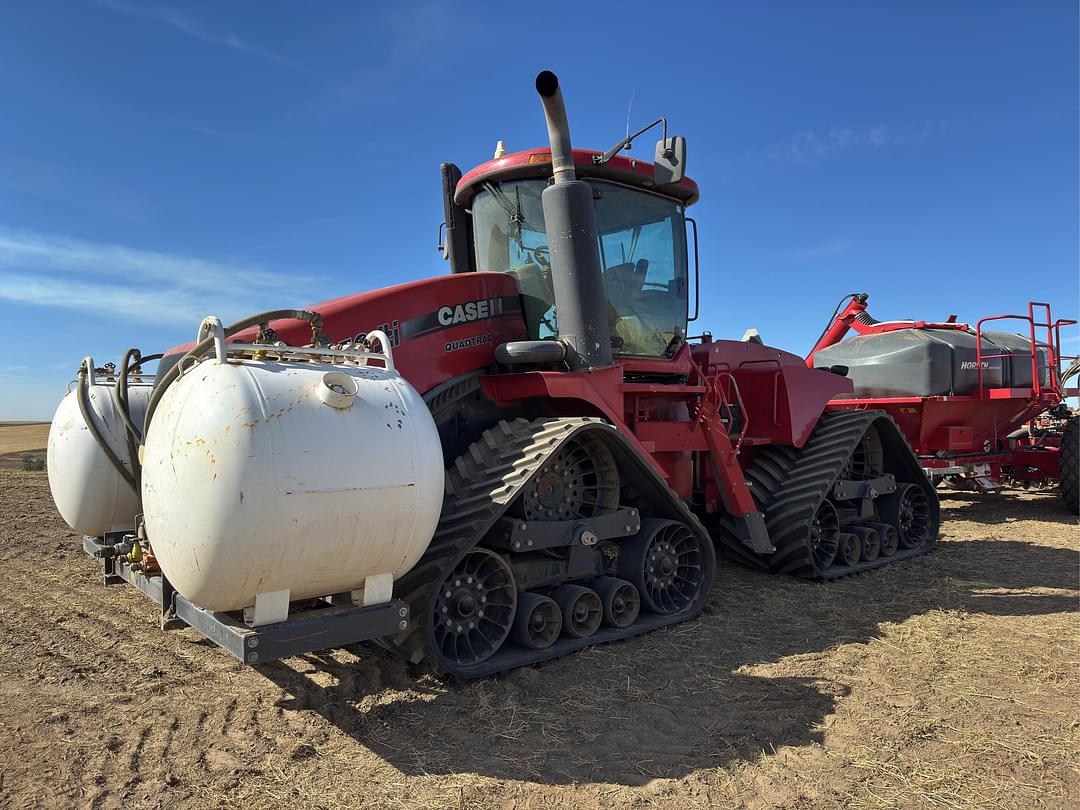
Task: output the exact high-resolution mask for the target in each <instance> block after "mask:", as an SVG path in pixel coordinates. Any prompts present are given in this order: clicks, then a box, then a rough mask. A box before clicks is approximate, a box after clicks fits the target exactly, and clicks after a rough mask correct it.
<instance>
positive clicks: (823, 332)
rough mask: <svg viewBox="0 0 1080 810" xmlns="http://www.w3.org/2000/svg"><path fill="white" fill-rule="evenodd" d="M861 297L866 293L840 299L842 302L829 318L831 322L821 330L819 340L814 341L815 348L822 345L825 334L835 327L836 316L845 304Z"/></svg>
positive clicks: (853, 294) (849, 294)
mask: <svg viewBox="0 0 1080 810" xmlns="http://www.w3.org/2000/svg"><path fill="white" fill-rule="evenodd" d="M860 295H865V293H848V294H847V295H845V296H844V297H843V298H841V299H840V302H839V303H838V304H837V305H836V309H834V310H833V311H832V315H830V316H829V321H828V323H826V324H825V328H824V329H822V330H821V334H820V335H818V336H817V340H815V341H814V345H815V346H817V345H818V344H819V343H821V339H822V338H823V337H825V333H826V332H828V331H829V328H830V327H831V326H832V325H833V322H834V321H835V320H836V316H837V315H839V314H840V309H841V308H842V307H843V306H844V304H845V303H846V302H847V301H849V300H851V299H852V298H858V297H859V296H860Z"/></svg>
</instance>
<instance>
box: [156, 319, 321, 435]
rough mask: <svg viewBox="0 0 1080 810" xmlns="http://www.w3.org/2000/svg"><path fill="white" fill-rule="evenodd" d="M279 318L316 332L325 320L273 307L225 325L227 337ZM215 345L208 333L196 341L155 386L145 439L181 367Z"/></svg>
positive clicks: (212, 337)
mask: <svg viewBox="0 0 1080 810" xmlns="http://www.w3.org/2000/svg"><path fill="white" fill-rule="evenodd" d="M277 320H296V321H307V322H308V323H310V324H311V329H312V332H313V333H315V332H317V331H318V330H319V329H321V328H322V325H323V320H322V315H320V314H319V313H318V312H311V311H310V310H306V309H273V310H270V311H268V312H260V313H259V314H257V315H249V316H248V317H246V318H242V319H241V320H239V321H237V322H236V323H234V324H230V325H229V326H226V327H225V337H226V338H229V337H231V336H233V335H234V334H236V333H237V332H240V331H242V330H244V329H247V328H248V327H250V326H258V325H261V324H268V323H269V322H270V321H277ZM213 345H214V336H213V335H208V336H206V337H204V338H203V339H202V340H200V341H199V342H198V343H196V344H195V345H194V346H193V347H192V348H191V350H190V351H189V352H188V353H187V354H185V355H184V356H183V357H181V358H180V360H179V362H177V363H176V364H175V365H174V366H173V367H172V368H170V369H169V370H168V371H167V372H166V374H165V376H164V377H162V378H161V381H160V382H159V383H158V384H157V385H156V386H154V391H153V393H152V394H150V401H149V402H148V403H147V405H146V417H145V418H144V419H143V430H142V436H143V439H144V440H145V438H146V435H147V433H149V432H150V420H151V419H153V417H154V411H156V410H157V406H158V403H159V402H160V401H161V397H162V396H163V395H164V393H165V390H166V389H167V388H168V387H169V386H170V385H172V384H173V382H175V381H176V378H177V377H179V376H180V369H181V368H182V367H183V365H184V362H185V361H186V360H188V359H189V358H191V359H198V358H200V357H202V356H203V355H204V354H206V352H207V351H208V350H209V349H210V347H212V346H213Z"/></svg>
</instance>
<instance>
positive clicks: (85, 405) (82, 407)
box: [75, 361, 139, 492]
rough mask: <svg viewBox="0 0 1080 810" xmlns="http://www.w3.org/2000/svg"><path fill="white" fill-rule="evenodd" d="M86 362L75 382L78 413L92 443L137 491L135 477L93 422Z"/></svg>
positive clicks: (137, 486)
mask: <svg viewBox="0 0 1080 810" xmlns="http://www.w3.org/2000/svg"><path fill="white" fill-rule="evenodd" d="M87 365H89V364H88V363H87V362H85V361H84V362H83V365H82V366H81V367H80V368H79V375H78V380H77V382H76V387H75V390H76V394H75V397H76V399H78V401H79V413H81V414H82V418H83V421H84V422H85V423H86V427H87V428H89V429H90V435H91V436H93V437H94V441H96V442H97V443H98V446H99V447H100V448H101V450H102V452H104V453H105V456H106V457H107V458H108V459H109V461H110V462H112V465H113V466H114V467H116V471H117V472H119V473H120V476H121V477H122V478H123V479H124V480H125V481H127V483H128V484H130V485H131V488H132V489H133V490H135V492H138V491H139V485H138V483H137V482H136V480H135V476H134V475H132V474H131V472H130V471H129V470H128V469H127V467H125V466H124V463H123V462H122V461H121V460H120V457H119V456H117V455H116V453H115V452H114V451H113V449H112V447H110V446H109V443H108V441H106V439H105V437H104V436H103V435H101V429H100V428H99V427H98V425H97V422H95V421H94V415H93V412H92V411H91V410H90V391H89V389H90V383H89V380H88V379H87V375H88V373H89V372H88V370H87Z"/></svg>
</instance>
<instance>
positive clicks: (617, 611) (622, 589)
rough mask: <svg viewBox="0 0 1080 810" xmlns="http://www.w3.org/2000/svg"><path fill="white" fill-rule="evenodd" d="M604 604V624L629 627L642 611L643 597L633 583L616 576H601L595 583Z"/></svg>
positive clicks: (594, 585)
mask: <svg viewBox="0 0 1080 810" xmlns="http://www.w3.org/2000/svg"><path fill="white" fill-rule="evenodd" d="M593 587H594V588H595V589H596V593H597V595H598V596H599V597H600V602H601V604H602V605H603V606H604V624H606V625H607V626H608V627H629V626H630V625H632V624H633V623H634V621H635V620H636V619H637V617H638V613H639V612H640V611H641V597H640V596H639V595H638V589H637V588H635V587H634V585H633V583H631V582H627V581H626V580H625V579H616V578H615V577H600V578H599V579H597V580H596V581H595V582H594V583H593Z"/></svg>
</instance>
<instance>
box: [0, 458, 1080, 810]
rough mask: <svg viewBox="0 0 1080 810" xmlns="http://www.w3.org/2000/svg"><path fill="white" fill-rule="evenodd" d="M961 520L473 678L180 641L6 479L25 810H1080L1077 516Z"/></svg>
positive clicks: (1048, 500)
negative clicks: (251, 653) (913, 544)
mask: <svg viewBox="0 0 1080 810" xmlns="http://www.w3.org/2000/svg"><path fill="white" fill-rule="evenodd" d="M943 506H944V510H943V511H944V520H945V523H944V533H943V535H944V536H943V542H942V543H941V545H940V548H939V550H938V551H936V552H935V553H934V554H932V555H930V556H928V557H923V558H921V559H918V560H914V561H911V562H907V563H901V564H899V565H897V566H894V567H893V568H891V569H889V570H887V571H881V572H875V573H872V574H867V575H863V576H860V577H857V578H854V579H851V580H847V581H843V582H838V583H834V584H831V585H827V586H822V585H814V584H807V583H802V582H797V581H792V580H787V579H775V578H770V577H767V576H765V575H762V574H759V573H754V572H750V571H747V570H743V569H740V568H737V567H734V566H727V567H725V569H724V570H723V571H722V576H721V579H720V581H719V582H718V585H717V588H716V589H715V592H714V596H713V597H712V601H711V604H710V606H709V608H708V610H707V612H706V613H705V614H704V615H703V616H702V617H701V618H699V619H698V620H696V621H693V622H690V623H687V624H684V625H680V626H678V627H675V628H672V629H670V630H667V631H659V632H656V633H653V634H651V635H647V636H644V637H640V638H637V639H633V640H630V641H626V642H620V643H615V644H610V645H606V646H602V647H599V648H594V649H592V650H588V651H585V652H582V653H579V654H576V655H572V656H570V657H568V658H565V659H562V660H560V661H556V662H552V663H549V664H547V665H544V666H542V667H540V668H536V669H524V670H518V671H516V672H514V673H512V674H510V675H509V676H506V677H502V678H499V679H497V680H496V679H491V680H485V681H481V682H478V683H470V684H466V685H457V684H453V683H444V682H442V681H440V680H438V679H436V678H434V677H432V676H431V675H430V674H425V673H424V672H423V671H422V670H418V669H413V668H410V667H408V666H406V665H405V664H404V663H402V662H400V661H398V660H396V659H394V658H392V657H390V656H389V655H388V654H386V653H383V652H381V651H379V650H377V649H373V648H369V647H367V646H363V645H357V646H354V647H352V648H349V649H346V650H336V651H332V652H328V653H325V654H317V655H308V656H304V657H302V658H295V659H290V660H287V661H284V662H279V663H273V664H268V665H262V666H259V667H257V668H245V667H243V666H241V665H240V664H238V663H235V662H234V661H233V659H231V658H230V657H229V656H228V655H227V654H226V653H224V652H223V651H221V650H219V649H217V648H215V647H214V646H213V645H211V644H210V643H208V642H206V641H202V640H200V638H199V637H198V636H197V635H196V634H195V633H194V632H193V631H191V630H185V631H179V632H173V633H168V634H163V633H161V632H160V631H159V630H158V628H157V625H156V617H155V613H154V609H153V607H152V605H151V604H150V603H149V602H148V601H147V600H146V599H145V598H144V597H143V596H142V594H140V593H138V592H137V591H135V590H134V589H132V588H129V587H127V586H116V587H112V588H108V589H106V588H104V587H103V586H102V585H101V584H100V581H99V579H98V575H97V569H96V567H95V565H94V563H93V562H92V561H91V560H90V559H88V558H87V557H85V556H84V555H83V553H82V551H81V549H80V546H79V539H78V538H77V537H76V536H75V535H73V534H72V533H71V532H70V531H69V530H68V529H67V527H66V526H65V525H64V524H63V523H62V522H61V520H60V518H59V517H58V516H57V515H56V513H55V511H54V509H53V505H52V502H51V500H50V497H49V489H48V482H47V479H46V476H45V474H44V473H40V472H23V471H22V470H19V469H0V805H3V806H5V807H13V808H23V807H62V808H68V807H94V808H112V807H124V808H137V807H169V808H199V810H205V809H206V808H213V807H258V808H296V807H303V808H309V807H310V808H344V807H349V808H356V807H378V808H382V807H389V808H396V807H418V808H419V807H423V808H426V807H448V808H462V807H470V808H471V807H495V808H550V807H557V808H579V807H619V808H621V807H653V806H656V807H678V808H684V807H688V808H692V807H765V806H784V807H852V808H862V807H914V806H919V807H946V808H957V807H976V806H977V807H1025V808H1026V807H1077V806H1080V790H1078V776H1080V773H1078V769H1080V756H1078V755H1080V708H1078V707H1080V671H1078V668H1077V659H1078V652H1080V650H1078V640H1080V621H1078V609H1077V608H1078V592H1077V586H1078V571H1080V558H1078V551H1077V549H1078V540H1080V536H1078V532H1077V530H1076V525H1075V520H1074V519H1072V518H1070V517H1069V516H1068V515H1067V514H1066V513H1065V511H1064V509H1063V508H1062V507H1061V505H1060V503H1059V501H1058V500H1057V498H1056V497H1054V496H1052V495H1050V494H1045V493H1033V494H1019V493H1015V494H1010V495H1008V496H1004V497H1003V496H998V497H986V496H975V495H960V494H954V495H951V496H948V499H947V500H945V501H944V503H943Z"/></svg>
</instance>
